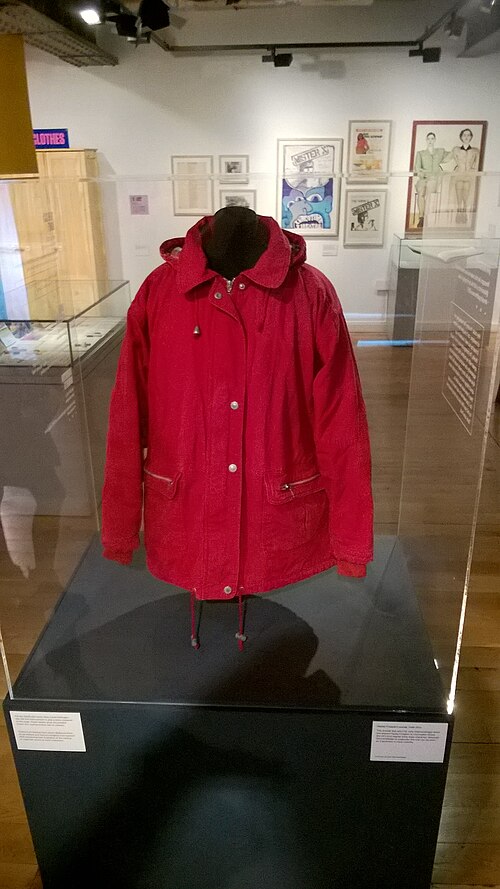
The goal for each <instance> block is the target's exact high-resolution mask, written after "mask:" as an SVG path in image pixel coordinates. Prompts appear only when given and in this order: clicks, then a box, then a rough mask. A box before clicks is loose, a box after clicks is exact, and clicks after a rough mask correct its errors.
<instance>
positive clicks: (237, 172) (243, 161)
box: [219, 154, 250, 183]
mask: <svg viewBox="0 0 500 889" xmlns="http://www.w3.org/2000/svg"><path fill="white" fill-rule="evenodd" d="M249 168H250V158H249V156H248V154H220V155H219V173H220V182H241V183H245V182H248V171H249Z"/></svg>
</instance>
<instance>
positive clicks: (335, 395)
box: [313, 276, 373, 577]
mask: <svg viewBox="0 0 500 889" xmlns="http://www.w3.org/2000/svg"><path fill="white" fill-rule="evenodd" d="M315 340H316V342H315V345H316V367H315V372H314V383H313V411H314V439H315V447H316V453H317V458H318V465H319V469H320V472H321V474H322V475H323V477H324V479H325V483H326V488H327V493H328V497H329V501H330V534H331V537H332V548H333V552H334V556H335V559H336V564H337V571H338V573H339V574H345V575H349V576H352V577H363V576H364V575H365V573H366V563H367V562H369V561H371V559H372V558H373V501H372V491H371V458H370V442H369V436H368V424H367V420H366V410H365V404H364V401H363V396H362V393H361V384H360V380H359V374H358V369H357V366H356V359H355V357H354V352H353V348H352V343H351V339H350V336H349V332H348V330H347V325H346V322H345V318H344V315H343V312H342V308H341V306H340V303H339V300H338V298H337V295H336V293H335V291H334V289H333V287H332V286H331V284H330V282H329V281H328V280H327V279H326V278H324V277H323V276H321V284H320V302H319V305H318V308H317V315H316V334H315Z"/></svg>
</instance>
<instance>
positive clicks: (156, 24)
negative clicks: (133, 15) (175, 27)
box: [139, 0, 170, 31]
mask: <svg viewBox="0 0 500 889" xmlns="http://www.w3.org/2000/svg"><path fill="white" fill-rule="evenodd" d="M139 18H140V20H141V23H142V26H143V28H149V29H150V30H151V31H161V29H162V28H168V26H169V24H170V17H169V14H168V6H167V5H166V3H163V0H142V3H141V5H140V6H139Z"/></svg>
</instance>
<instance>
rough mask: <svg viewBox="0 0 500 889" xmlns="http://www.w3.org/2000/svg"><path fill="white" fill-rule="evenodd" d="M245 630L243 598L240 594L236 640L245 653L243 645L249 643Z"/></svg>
mask: <svg viewBox="0 0 500 889" xmlns="http://www.w3.org/2000/svg"><path fill="white" fill-rule="evenodd" d="M244 629H245V621H244V608H243V596H242V594H241V592H239V593H238V632H237V633H235V638H236V639H237V640H238V648H239V650H240V651H243V645H244V643H245V642H246V641H247V637H246V636H245V634H244V632H243V630H244Z"/></svg>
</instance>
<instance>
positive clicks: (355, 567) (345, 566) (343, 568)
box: [337, 559, 366, 577]
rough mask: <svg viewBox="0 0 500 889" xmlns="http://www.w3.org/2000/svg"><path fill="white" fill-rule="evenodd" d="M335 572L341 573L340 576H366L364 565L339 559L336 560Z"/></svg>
mask: <svg viewBox="0 0 500 889" xmlns="http://www.w3.org/2000/svg"><path fill="white" fill-rule="evenodd" d="M337 574H341V575H342V577H366V565H360V564H358V563H356V562H344V561H343V560H342V559H341V560H340V561H339V562H337Z"/></svg>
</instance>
